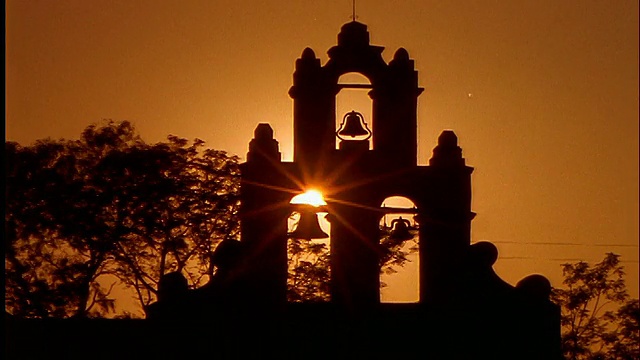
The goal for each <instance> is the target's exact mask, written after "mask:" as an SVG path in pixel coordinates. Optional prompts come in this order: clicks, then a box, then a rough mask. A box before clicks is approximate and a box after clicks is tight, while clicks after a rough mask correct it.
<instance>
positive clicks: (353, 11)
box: [351, 0, 356, 21]
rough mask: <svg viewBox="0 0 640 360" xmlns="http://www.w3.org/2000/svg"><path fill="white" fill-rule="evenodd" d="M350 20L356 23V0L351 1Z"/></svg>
mask: <svg viewBox="0 0 640 360" xmlns="http://www.w3.org/2000/svg"><path fill="white" fill-rule="evenodd" d="M351 5H352V9H351V20H353V21H356V0H353V1H351Z"/></svg>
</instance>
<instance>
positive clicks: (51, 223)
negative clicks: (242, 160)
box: [5, 122, 239, 317]
mask: <svg viewBox="0 0 640 360" xmlns="http://www.w3.org/2000/svg"><path fill="white" fill-rule="evenodd" d="M202 146H203V142H202V141H201V140H195V141H194V142H193V143H191V144H189V142H188V141H187V140H185V139H180V138H177V137H175V136H170V137H169V138H168V141H167V142H162V143H157V144H147V143H145V142H144V141H142V140H141V139H140V137H139V136H138V135H137V134H136V133H135V130H134V128H133V126H132V125H131V124H130V123H129V122H121V123H115V122H109V123H108V124H107V125H106V126H103V127H97V126H89V127H88V128H87V129H85V131H84V132H83V133H82V136H81V138H80V140H75V141H72V140H59V141H53V140H43V141H38V142H36V143H35V144H34V145H32V146H26V147H22V146H20V145H18V144H16V143H11V142H7V143H6V144H5V149H6V160H7V161H6V168H5V170H6V179H7V188H6V194H7V205H6V209H7V211H6V213H5V230H6V233H7V240H8V241H7V242H6V244H5V264H6V265H5V275H6V278H7V285H6V290H5V292H6V301H5V304H6V307H7V310H8V311H9V312H11V313H12V314H14V315H17V316H22V317H51V316H52V317H70V316H76V317H86V316H90V315H91V313H92V312H94V315H100V314H101V315H104V312H105V311H108V310H112V308H113V299H110V298H109V297H108V294H109V289H108V288H107V289H103V288H102V286H101V285H100V282H98V281H97V280H98V277H100V276H103V275H113V276H115V277H117V278H118V279H119V280H120V281H121V282H122V283H124V284H125V285H127V286H130V287H131V288H133V289H134V290H135V292H136V294H137V297H138V300H139V302H140V304H141V305H142V306H145V305H148V304H149V303H150V302H152V301H153V300H154V299H155V296H156V295H155V294H156V293H157V284H158V281H159V279H160V277H161V276H162V275H163V274H165V273H168V272H172V271H181V272H183V273H184V274H186V275H187V277H188V278H189V281H190V285H191V286H192V287H197V286H199V285H201V284H202V283H203V282H204V281H206V278H207V276H208V275H211V274H212V273H213V269H212V268H211V267H210V266H209V264H210V261H209V256H210V254H211V252H212V249H213V248H214V247H215V245H216V244H217V242H219V241H220V240H222V239H224V238H233V237H236V236H237V233H238V221H237V207H238V186H239V179H238V176H239V171H238V167H237V162H238V161H237V158H236V157H233V156H228V155H227V154H226V153H225V152H223V151H215V150H204V151H201V148H202ZM96 311H97V314H95V313H96Z"/></svg>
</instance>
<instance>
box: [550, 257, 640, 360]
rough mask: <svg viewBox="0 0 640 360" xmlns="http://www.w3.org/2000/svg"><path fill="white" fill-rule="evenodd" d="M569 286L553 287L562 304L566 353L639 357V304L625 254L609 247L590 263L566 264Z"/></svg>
mask: <svg viewBox="0 0 640 360" xmlns="http://www.w3.org/2000/svg"><path fill="white" fill-rule="evenodd" d="M563 274H564V281H563V284H564V286H565V287H566V288H565V289H558V288H556V289H554V290H553V294H552V296H553V300H554V301H555V302H556V303H557V304H559V305H561V306H562V320H561V324H562V330H563V331H562V345H563V353H564V355H565V358H566V359H571V360H574V359H580V360H582V359H588V360H595V359H638V358H640V348H639V347H640V326H639V322H640V309H639V304H640V303H639V302H638V299H630V298H629V295H628V294H627V289H626V287H625V282H624V268H623V267H622V266H621V265H620V256H619V255H616V254H613V253H608V254H606V256H605V258H604V259H603V260H602V261H601V262H599V263H597V264H595V265H593V266H589V264H588V263H586V262H584V261H580V262H577V263H575V264H564V265H563Z"/></svg>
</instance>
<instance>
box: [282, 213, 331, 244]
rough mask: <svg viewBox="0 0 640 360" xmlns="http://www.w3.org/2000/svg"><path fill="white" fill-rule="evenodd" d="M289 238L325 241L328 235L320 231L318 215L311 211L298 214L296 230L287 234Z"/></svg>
mask: <svg viewBox="0 0 640 360" xmlns="http://www.w3.org/2000/svg"><path fill="white" fill-rule="evenodd" d="M289 237H290V238H293V239H307V240H311V239H326V238H328V237H329V235H328V234H327V233H326V232H324V231H322V229H321V228H320V223H319V222H318V215H317V214H316V213H315V212H312V211H303V212H301V213H300V220H298V226H296V229H295V230H294V231H292V232H290V233H289Z"/></svg>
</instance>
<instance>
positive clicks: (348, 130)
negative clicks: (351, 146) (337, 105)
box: [337, 111, 371, 140]
mask: <svg viewBox="0 0 640 360" xmlns="http://www.w3.org/2000/svg"><path fill="white" fill-rule="evenodd" d="M363 125H364V127H363ZM337 135H338V137H339V138H340V139H341V140H344V139H343V138H342V136H349V137H351V138H355V137H356V136H365V135H366V136H367V139H368V138H369V137H370V136H371V131H370V130H369V129H368V128H367V123H366V122H365V121H364V117H363V116H362V114H360V113H358V112H355V111H351V112H349V113H347V114H346V115H345V116H344V118H343V119H342V124H340V129H338V134H337ZM365 140H366V139H365Z"/></svg>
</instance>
